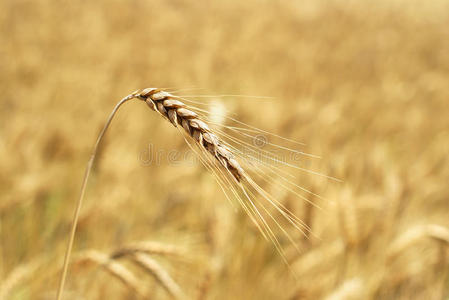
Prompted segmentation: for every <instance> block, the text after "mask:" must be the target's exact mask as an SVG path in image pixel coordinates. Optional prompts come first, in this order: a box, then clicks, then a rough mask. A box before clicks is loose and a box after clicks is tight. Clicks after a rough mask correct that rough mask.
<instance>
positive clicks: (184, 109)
mask: <svg viewBox="0 0 449 300" xmlns="http://www.w3.org/2000/svg"><path fill="white" fill-rule="evenodd" d="M135 96H136V98H138V99H141V100H143V101H145V103H147V104H148V106H149V107H150V108H151V109H152V110H154V111H156V112H159V113H160V114H161V115H162V116H163V117H165V118H167V119H168V120H169V121H170V122H171V123H172V124H173V125H174V126H175V127H177V126H178V125H181V126H182V127H183V128H184V130H185V131H186V133H187V134H189V135H190V136H191V137H192V138H193V139H194V140H195V141H196V142H197V143H198V145H199V146H200V147H202V148H203V149H205V150H206V151H207V152H209V153H210V154H212V156H214V157H215V158H216V159H217V160H218V161H219V163H220V164H221V165H222V166H223V167H224V168H225V169H226V170H228V171H229V172H230V173H231V174H232V176H233V177H234V178H235V179H236V180H237V181H238V182H240V181H241V180H242V179H245V178H246V176H245V172H244V171H243V169H242V167H241V166H240V164H239V162H238V161H237V160H235V158H234V155H233V154H232V153H231V150H229V148H228V147H226V146H225V145H224V144H223V143H222V142H221V141H220V139H219V138H218V137H217V136H216V135H215V134H214V133H213V131H212V130H211V129H210V128H209V126H208V125H207V124H206V123H205V122H204V121H202V120H201V118H200V117H199V116H198V114H197V113H195V112H194V111H193V110H191V109H189V107H188V106H187V105H186V104H184V102H182V101H181V100H182V98H180V97H177V96H174V95H172V94H169V93H167V92H164V91H162V90H160V89H157V88H147V89H144V90H142V91H140V92H137V93H135Z"/></svg>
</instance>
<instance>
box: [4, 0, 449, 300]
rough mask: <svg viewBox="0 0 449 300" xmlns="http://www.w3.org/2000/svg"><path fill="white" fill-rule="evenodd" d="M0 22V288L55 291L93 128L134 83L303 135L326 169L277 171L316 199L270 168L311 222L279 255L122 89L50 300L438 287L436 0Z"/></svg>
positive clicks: (448, 42)
mask: <svg viewBox="0 0 449 300" xmlns="http://www.w3.org/2000/svg"><path fill="white" fill-rule="evenodd" d="M0 28H1V34H0V54H1V56H0V70H1V72H0V91H1V93H2V97H1V98H2V100H1V101H0V124H1V126H0V170H1V172H0V191H1V192H0V299H2V300H3V299H13V300H18V299H55V296H56V290H57V286H58V281H59V275H60V271H61V267H62V263H63V257H64V251H65V249H66V246H67V241H68V234H69V231H70V225H71V220H72V214H73V210H74V208H75V203H76V199H77V197H78V193H79V188H80V185H81V179H82V176H83V172H84V168H85V165H86V162H87V160H88V159H89V155H90V151H91V149H92V146H93V144H94V142H95V138H96V136H97V135H98V132H99V131H100V129H101V128H102V126H103V124H104V122H105V120H106V118H107V115H108V114H109V113H110V111H111V109H112V108H113V106H114V105H115V103H116V102H117V101H118V100H119V99H120V98H121V97H123V96H126V95H128V94H129V93H130V92H132V91H134V90H137V89H142V88H146V87H160V88H166V89H167V90H171V91H173V92H174V93H175V92H176V93H177V94H179V95H183V96H186V97H189V96H195V97H192V98H189V99H196V101H202V103H203V104H205V105H206V106H205V107H207V109H210V110H214V109H218V110H220V111H225V112H226V114H227V116H232V117H233V118H234V117H235V118H238V120H240V121H242V122H245V123H247V124H251V125H252V126H256V127H257V128H261V129H264V130H269V131H270V132H273V133H275V134H278V135H282V136H283V137H285V138H288V139H294V140H297V141H299V142H303V143H305V144H306V145H305V146H300V147H299V148H300V150H301V151H305V152H308V153H312V154H316V155H319V156H320V157H321V159H302V158H301V159H300V160H299V161H298V163H299V165H301V166H302V167H304V168H307V169H310V170H316V171H318V172H320V173H322V174H325V175H327V176H331V177H335V178H338V179H340V180H341V181H335V180H329V179H328V178H323V177H322V176H321V177H320V176H316V175H314V174H310V173H306V172H301V170H291V169H290V170H289V173H290V174H291V175H293V176H295V182H296V183H297V184H300V185H301V186H302V187H304V188H306V189H308V190H310V191H311V192H312V193H313V194H314V195H315V194H316V195H319V197H318V196H314V195H312V194H309V196H310V197H309V198H310V201H311V202H312V203H316V204H317V206H319V208H318V207H317V206H314V205H312V204H311V203H309V202H307V201H303V199H298V197H296V196H295V195H294V194H292V193H291V192H290V191H288V190H286V189H279V186H276V183H275V181H273V182H271V180H270V179H268V180H266V182H265V185H264V186H263V188H264V189H265V190H267V191H270V192H271V193H272V194H273V195H275V196H276V199H277V200H278V201H279V202H280V203H282V204H283V205H285V206H286V207H288V209H289V210H291V211H292V212H294V213H295V215H296V216H298V217H299V218H300V219H301V220H302V221H303V222H304V223H305V224H306V225H307V226H308V228H310V232H305V234H304V235H302V234H298V233H297V232H295V231H294V230H292V228H291V226H290V227H289V226H287V225H288V224H284V223H285V222H284V223H283V224H282V225H285V228H286V230H287V231H288V232H289V233H290V234H291V235H292V237H293V239H294V242H295V245H296V246H297V248H298V249H295V247H293V245H292V243H291V242H289V241H287V240H285V237H284V238H282V236H280V237H279V238H280V243H281V244H282V245H283V248H284V250H285V259H286V260H287V264H286V263H285V262H284V261H283V257H282V256H281V255H279V253H278V252H277V251H276V249H275V247H273V244H272V243H270V241H267V240H266V239H265V238H264V237H263V235H262V234H261V233H260V232H259V230H258V227H257V226H256V225H255V224H254V223H253V222H252V221H251V219H250V218H248V216H247V215H246V214H245V212H243V211H242V210H241V209H238V208H236V207H233V205H232V204H231V203H229V201H227V200H228V199H227V198H226V197H225V195H224V194H223V192H222V190H221V189H220V185H218V184H217V182H216V178H214V176H213V174H211V172H209V171H208V170H207V168H205V167H204V166H203V165H202V164H201V163H200V162H198V161H197V160H195V157H194V155H191V154H192V153H189V146H188V144H186V142H185V141H184V140H183V139H182V138H181V137H180V136H179V134H178V133H177V132H176V130H173V126H172V125H171V124H170V123H169V122H166V121H162V120H161V119H160V117H158V116H157V115H156V114H154V113H153V112H151V111H150V110H149V109H148V107H147V106H146V105H145V104H144V103H140V102H135V103H134V102H133V103H129V104H128V103H127V104H126V106H123V108H121V110H120V112H119V113H118V114H117V116H116V118H115V119H114V122H113V124H112V125H111V127H110V129H109V132H108V133H107V136H106V139H105V140H104V143H103V145H102V147H101V148H100V152H99V156H98V160H97V162H96V164H95V166H94V169H93V171H92V174H91V180H90V182H89V185H88V189H87V193H86V198H85V201H84V204H83V207H82V209H81V215H80V220H79V224H78V230H77V235H76V238H75V243H74V249H73V255H72V257H71V264H70V267H69V272H68V277H67V281H66V286H65V291H64V299H292V300H293V299H448V297H449V213H448V212H449V186H448V182H449V161H448V160H449V156H448V154H449V38H448V37H449V1H446V0H435V1H427V2H422V1H417V0H411V1H405V0H397V1H386V0H380V1H376V2H374V1H355V0H350V1H342V0H321V1H304V2H299V1H286V0H280V1H263V0H260V1H256V0H249V1H235V0H231V1H211V2H199V1H177V0H173V1H162V0H151V1H144V0H134V1H129V2H127V1H119V0H112V1H105V0H100V1H91V2H81V1H71V2H65V1H51V0H44V1H29V0H28V1H27V0H3V1H1V2H0ZM204 95H208V97H203V96H204ZM229 95H238V96H229ZM211 103H212V104H214V105H213V106H212V105H211V106H208V105H209V104H211ZM216 122H217V123H223V124H224V125H226V120H223V119H220V118H218V119H217V120H216ZM263 138H270V137H266V136H263ZM269 141H271V140H270V139H269ZM285 144H287V142H285ZM285 144H282V145H285ZM260 175H261V177H264V174H263V173H261V174H260ZM265 179H267V178H265Z"/></svg>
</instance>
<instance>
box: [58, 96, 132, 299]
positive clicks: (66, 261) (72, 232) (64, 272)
mask: <svg viewBox="0 0 449 300" xmlns="http://www.w3.org/2000/svg"><path fill="white" fill-rule="evenodd" d="M134 97H135V95H134V94H131V95H128V96H126V97H125V98H123V99H122V100H120V102H119V103H117V104H116V106H115V107H114V109H113V110H112V112H111V114H110V115H109V118H108V120H107V121H106V124H105V125H104V127H103V129H102V130H101V132H100V134H99V135H98V138H97V141H96V142H95V146H94V148H93V150H92V154H91V156H90V159H89V162H88V163H87V167H86V171H85V173H84V178H83V183H82V185H81V191H80V194H79V198H78V202H77V203H76V208H75V212H74V215H73V220H72V226H71V229H70V237H69V243H68V245H67V249H66V252H65V256H64V265H63V267H62V273H61V278H60V282H59V287H58V293H57V295H56V299H57V300H61V299H62V292H63V290H64V284H65V280H66V277H67V269H68V267H69V261H70V254H71V253H72V247H73V241H74V239H75V233H76V226H77V224H78V218H79V215H80V211H81V204H82V202H83V199H84V194H85V192H86V185H87V181H88V179H89V175H90V171H91V170H92V165H93V163H94V161H95V156H96V155H97V152H98V146H99V145H100V142H101V140H102V139H103V136H104V135H105V133H106V131H107V130H108V127H109V125H110V124H111V121H112V119H113V118H114V116H115V113H116V112H117V110H118V109H119V108H120V106H122V104H123V103H125V102H126V101H128V100H131V99H133V98H134Z"/></svg>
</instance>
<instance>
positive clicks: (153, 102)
mask: <svg viewBox="0 0 449 300" xmlns="http://www.w3.org/2000/svg"><path fill="white" fill-rule="evenodd" d="M131 99H139V100H142V101H144V102H145V103H146V104H147V105H148V106H149V107H150V108H151V109H152V110H154V111H156V112H158V113H159V114H160V115H161V116H163V117H164V118H166V119H167V120H169V121H170V122H171V123H172V124H173V125H174V126H175V127H177V128H179V126H180V127H182V128H183V129H184V132H185V133H186V134H187V135H188V136H189V137H190V138H191V139H193V141H194V142H195V144H196V146H197V147H198V148H199V149H200V152H196V153H197V154H198V155H199V157H200V158H201V159H202V161H201V162H202V163H203V165H204V166H205V167H206V168H208V169H209V170H210V171H211V172H213V173H214V176H215V179H216V181H217V183H218V184H219V185H220V187H221V188H222V191H223V192H224V193H225V196H226V197H227V198H228V199H229V200H230V198H229V196H228V193H227V192H226V191H228V192H231V193H232V195H233V196H234V197H235V198H236V199H237V200H238V201H239V204H240V205H241V207H242V208H243V210H244V211H245V212H246V213H247V215H248V216H249V217H250V219H251V221H252V222H253V223H254V224H255V225H256V226H257V228H258V229H259V231H260V232H261V233H262V235H263V236H264V237H265V238H267V239H269V240H270V241H271V242H272V243H273V244H274V246H275V247H276V250H277V251H278V252H279V254H281V257H282V258H283V260H284V262H285V263H286V264H287V265H288V262H287V260H286V258H285V255H284V253H283V250H282V246H281V244H280V241H279V240H278V238H277V237H276V236H275V234H274V232H273V230H272V228H271V227H270V225H269V223H268V221H270V222H273V223H275V224H276V226H277V227H278V228H279V229H280V230H281V231H282V232H283V234H284V235H285V236H287V238H288V239H289V240H290V242H291V243H292V244H293V245H295V242H294V240H293V239H292V238H291V236H290V235H289V234H288V233H287V232H286V231H285V229H284V228H283V227H282V226H281V224H279V222H278V221H277V220H276V219H275V218H274V217H273V216H272V215H271V213H270V212H269V211H268V210H267V208H266V207H265V206H264V205H263V204H261V203H255V201H254V199H255V197H256V195H259V196H261V198H262V199H263V200H264V201H266V202H267V203H269V204H270V205H272V206H273V207H274V208H275V209H276V210H277V211H278V212H279V213H280V214H281V215H282V216H283V217H284V218H285V219H286V220H287V221H288V222H289V223H290V224H292V225H293V226H294V227H295V228H296V229H297V230H298V231H300V232H301V233H304V231H303V229H304V230H305V231H309V230H310V228H308V227H307V225H304V223H303V222H302V221H301V220H299V219H298V218H297V217H296V216H295V215H294V214H293V213H292V212H290V211H289V210H288V209H287V208H285V206H283V205H282V204H281V203H280V202H279V201H278V200H277V199H275V198H274V197H273V196H271V195H270V194H269V193H267V192H266V191H265V190H264V189H263V188H262V187H260V186H259V185H258V184H257V183H256V182H255V181H254V180H253V179H252V178H251V176H250V175H249V174H248V173H247V172H245V171H244V169H243V168H242V166H241V164H240V162H239V161H237V159H236V156H238V157H239V158H240V159H241V160H242V161H244V160H245V159H248V160H250V159H251V158H252V156H251V155H248V156H247V157H245V156H244V155H242V153H238V151H237V149H236V148H235V147H234V146H232V145H231V144H230V143H229V142H226V141H224V140H223V139H221V138H219V137H218V133H220V135H221V136H222V137H226V138H228V139H230V140H231V141H233V142H234V143H236V144H238V145H240V146H246V145H248V144H247V143H244V142H242V141H241V140H238V139H235V138H232V136H230V135H228V134H226V133H224V132H222V131H220V130H219V129H216V130H212V129H211V128H210V127H209V126H208V124H206V121H207V117H203V116H201V115H200V113H197V112H195V110H197V111H202V110H201V109H198V108H195V107H193V106H189V105H186V104H185V102H186V101H188V100H187V99H184V98H182V97H177V96H174V95H172V94H170V93H167V92H165V91H163V90H161V89H157V88H146V89H142V90H137V91H135V92H133V93H131V94H129V95H128V96H126V97H125V98H123V99H122V100H120V101H119V103H117V105H116V106H115V107H114V109H113V111H112V113H111V114H110V116H109V118H108V119H107V121H106V124H105V125H104V127H103V129H102V131H101V132H100V134H99V136H98V138H97V140H96V142H95V145H94V148H93V151H92V154H91V157H90V160H89V161H88V164H87V167H86V171H85V175H84V178H83V181H82V186H81V191H80V194H79V198H78V201H77V203H76V208H75V212H74V215H73V220H72V226H71V231H70V236H69V242H68V245H67V249H66V252H65V256H64V264H63V268H62V273H61V278H60V282H59V286H58V291H57V296H56V299H57V300H61V298H62V292H63V290H64V284H65V280H66V277H67V270H68V265H69V260H70V255H71V251H72V248H73V242H74V238H75V233H76V227H77V223H78V218H79V215H80V210H81V205H82V202H83V198H84V195H85V191H86V186H87V181H88V179H89V175H90V172H91V169H92V166H93V163H94V160H95V157H96V155H97V151H98V148H99V145H100V143H101V141H102V139H103V137H104V135H105V134H106V131H107V129H108V128H109V125H110V124H111V122H112V119H113V118H114V116H115V114H116V113H117V111H118V109H119V108H120V107H121V105H123V104H124V103H125V102H127V101H129V100H131ZM232 120H234V121H236V122H238V123H239V124H244V123H242V122H239V121H238V120H235V119H232ZM245 125H246V124H245ZM230 128H231V127H230ZM231 129H232V130H233V131H235V129H234V128H231ZM254 129H257V128H255V127H250V131H254ZM247 130H248V129H247ZM258 132H259V133H261V132H262V133H264V134H270V133H269V132H266V131H262V130H259V131H258ZM243 135H245V136H247V135H248V134H247V133H243ZM275 136H276V135H275ZM277 137H279V138H282V137H280V136H277ZM186 142H187V143H188V145H189V146H190V147H192V145H191V144H190V142H189V141H188V140H187V139H186ZM274 146H276V145H274ZM278 147H279V148H281V149H287V150H290V151H292V152H294V153H297V154H302V155H307V156H311V155H309V154H306V153H303V152H298V151H295V150H291V149H288V148H285V147H281V146H278ZM253 148H254V147H253ZM192 149H193V148H192ZM252 151H254V149H252ZM260 151H261V155H262V156H264V157H265V158H269V159H270V160H273V161H275V162H281V161H280V160H278V159H273V158H272V157H269V156H268V155H269V153H268V152H267V151H264V150H260ZM259 163H260V164H261V165H260V167H257V166H256V164H251V167H252V168H253V170H252V171H253V172H260V173H262V174H265V175H267V176H268V178H270V179H272V178H273V177H271V176H270V175H269V173H275V172H280V171H281V170H280V169H279V168H277V167H274V166H273V168H274V169H275V171H273V168H271V167H267V165H266V162H263V161H261V162H259ZM286 165H288V166H290V167H295V166H292V165H290V164H287V163H286ZM296 168H297V169H299V170H302V171H306V172H309V173H312V174H315V175H321V176H323V175H322V174H318V173H316V172H313V171H309V170H305V169H303V168H300V167H296ZM258 175H259V176H260V174H258ZM229 177H230V178H229ZM281 177H282V176H281ZM325 177H328V176H325ZM328 178H330V177H328ZM282 179H284V180H285V182H287V183H288V184H292V185H294V186H296V187H297V188H299V189H301V190H302V191H304V192H307V193H309V194H313V193H312V192H310V191H308V190H306V189H304V188H302V187H300V186H298V185H296V184H294V183H292V182H291V181H289V180H288V179H286V178H285V177H282ZM282 186H283V187H284V188H287V189H288V190H289V191H292V189H291V188H288V187H286V186H285V185H283V184H282ZM295 194H296V195H298V196H300V195H299V194H298V193H295ZM313 195H316V194H313ZM300 197H301V198H302V199H305V200H306V201H309V200H308V199H306V198H304V197H303V196H300ZM265 218H269V219H268V221H267V220H266V219H265ZM135 255H138V253H135Z"/></svg>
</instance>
